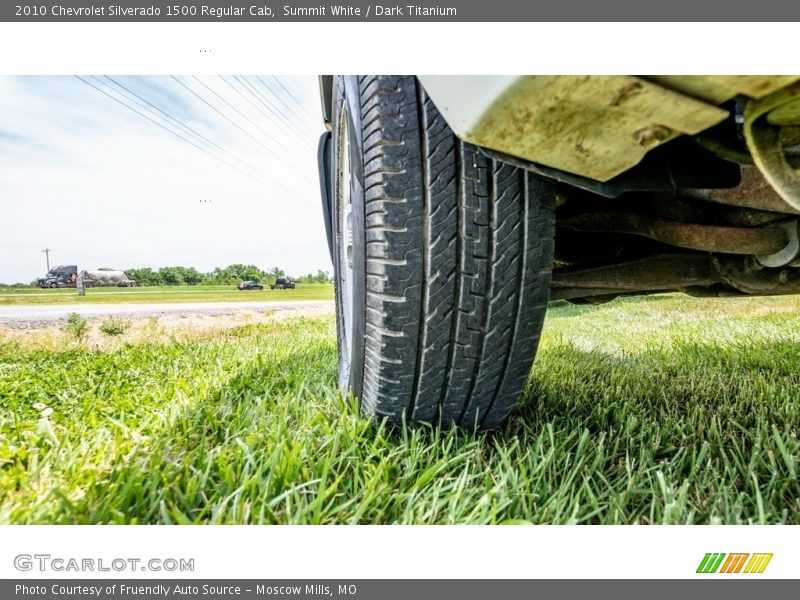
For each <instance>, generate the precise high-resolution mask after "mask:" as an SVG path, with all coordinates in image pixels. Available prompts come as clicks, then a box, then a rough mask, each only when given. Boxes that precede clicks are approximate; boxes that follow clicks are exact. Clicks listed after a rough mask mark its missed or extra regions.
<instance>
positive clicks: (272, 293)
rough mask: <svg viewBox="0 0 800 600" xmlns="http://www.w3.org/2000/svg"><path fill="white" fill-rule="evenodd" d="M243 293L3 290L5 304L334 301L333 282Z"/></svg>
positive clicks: (0, 297)
mask: <svg viewBox="0 0 800 600" xmlns="http://www.w3.org/2000/svg"><path fill="white" fill-rule="evenodd" d="M264 287H265V288H266V289H264V290H247V291H239V290H237V289H236V286H232V285H224V286H222V285H208V286H200V285H198V286H188V285H186V286H163V287H161V286H154V287H140V288H92V289H88V290H86V295H85V296H78V294H77V292H76V291H75V290H74V289H54V290H50V289H46V290H42V289H39V288H0V305H3V304H14V305H20V304H97V303H104V304H105V303H113V304H119V303H137V304H143V303H151V302H232V301H250V302H253V301H257V302H279V301H287V300H331V299H333V285H331V284H329V283H304V284H301V283H298V284H297V287H296V288H295V289H293V290H271V289H269V287H268V286H266V285H265V286H264Z"/></svg>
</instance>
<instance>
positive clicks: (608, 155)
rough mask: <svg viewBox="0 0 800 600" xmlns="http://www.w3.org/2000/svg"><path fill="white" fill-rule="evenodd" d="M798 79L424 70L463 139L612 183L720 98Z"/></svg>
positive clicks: (695, 127) (716, 112)
mask: <svg viewBox="0 0 800 600" xmlns="http://www.w3.org/2000/svg"><path fill="white" fill-rule="evenodd" d="M798 79H800V76H788V75H757V76H756V75H747V76H730V75H724V76H722V75H709V76H705V75H695V76H652V77H636V76H628V75H586V76H579V75H535V76H522V77H516V76H486V77H470V76H444V77H440V76H422V77H420V81H421V82H422V84H423V86H424V87H425V89H426V91H427V93H428V94H429V95H430V96H431V98H432V99H433V101H434V102H435V103H436V105H437V107H438V108H439V110H440V112H441V113H442V114H443V116H444V118H445V119H446V120H447V122H448V124H449V125H450V127H451V128H452V129H453V130H454V131H455V132H456V134H457V135H459V137H461V138H462V139H464V140H465V141H468V142H471V143H474V144H476V145H479V146H482V147H485V148H489V149H491V150H495V151H498V152H502V153H504V154H508V155H511V156H514V157H518V158H521V159H524V160H527V161H530V162H533V163H538V164H542V165H546V166H549V167H553V168H556V169H560V170H563V171H566V172H568V173H574V174H577V175H581V176H584V177H589V178H591V179H594V180H596V181H608V180H609V179H612V178H613V177H615V176H616V175H619V174H620V173H623V172H625V171H627V170H628V169H630V168H632V167H634V166H635V165H637V164H638V163H639V162H640V161H641V160H642V158H643V157H644V156H645V155H646V154H647V152H648V151H650V150H651V149H653V148H656V147H658V146H660V145H662V144H663V143H665V142H668V141H669V140H672V139H674V138H676V137H678V136H680V135H684V134H696V133H699V132H700V131H703V130H705V129H708V128H709V127H712V126H713V125H716V124H717V123H719V122H720V121H722V120H723V119H725V118H726V117H727V116H728V114H729V113H728V111H726V110H723V109H722V108H720V107H719V106H717V105H718V104H720V103H721V102H725V101H726V100H729V99H730V98H733V97H735V96H737V95H739V94H744V95H747V96H749V97H754V98H759V97H762V96H764V95H766V94H769V93H771V92H774V91H775V90H777V89H780V88H781V87H783V86H786V85H788V84H790V83H792V82H793V81H797V80H798Z"/></svg>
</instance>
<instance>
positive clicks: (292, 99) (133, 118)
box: [0, 75, 331, 283]
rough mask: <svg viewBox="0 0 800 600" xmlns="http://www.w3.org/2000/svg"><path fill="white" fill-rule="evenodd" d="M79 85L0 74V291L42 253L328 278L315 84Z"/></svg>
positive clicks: (36, 272) (153, 80)
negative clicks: (234, 266)
mask: <svg viewBox="0 0 800 600" xmlns="http://www.w3.org/2000/svg"><path fill="white" fill-rule="evenodd" d="M81 79H83V81H82V80H81ZM81 79H78V78H76V77H65V76H58V77H0V282H2V283H15V282H30V281H31V280H33V279H35V278H36V277H37V276H41V275H42V274H43V273H44V272H45V270H46V268H45V256H44V254H43V253H42V252H41V250H42V249H43V248H45V247H47V248H52V249H53V251H52V252H51V254H50V264H51V265H55V264H78V265H79V267H81V268H84V267H85V268H97V267H114V268H121V269H125V268H131V267H142V266H150V267H160V266H169V265H184V266H194V267H197V268H198V269H200V270H203V271H206V270H211V269H212V268H213V267H216V266H225V265H228V264H231V263H253V264H256V265H258V266H260V267H262V268H269V267H273V266H280V267H281V268H283V269H285V270H286V271H287V272H289V273H291V274H296V275H300V274H303V273H306V272H313V271H316V270H317V269H326V270H330V269H331V266H330V259H329V258H328V255H327V246H326V243H325V237H324V236H325V234H324V228H323V224H322V217H321V211H320V208H319V206H320V201H319V187H318V183H317V172H316V170H317V161H316V144H317V140H318V138H319V135H320V134H321V133H322V131H323V126H322V117H321V114H320V109H319V100H318V92H317V87H316V86H317V82H316V78H314V77H284V76H282V77H280V78H278V79H275V78H273V77H271V76H268V75H267V76H264V75H261V76H247V77H239V76H225V77H209V76H203V77H192V76H178V77H177V79H174V78H170V77H123V76H119V77H118V76H114V75H111V76H110V78H106V77H104V76H84V75H81ZM87 82H88V83H87ZM89 84H91V85H94V86H95V87H97V88H99V89H100V90H102V92H105V93H106V94H110V95H111V96H112V97H113V98H116V99H117V100H121V101H123V102H125V103H127V104H129V105H132V106H134V107H135V108H136V109H137V110H138V111H139V112H140V113H142V114H136V113H135V112H133V111H132V110H130V109H129V108H126V107H125V106H123V105H122V104H120V103H119V102H118V101H116V100H114V99H112V98H110V97H108V95H106V94H104V93H102V92H101V91H98V89H95V88H93V87H91V86H90V85H89ZM281 84H282V85H281ZM187 88H188V89H187ZM284 88H285V89H284ZM287 90H288V91H287ZM192 92H194V93H192ZM136 96H139V98H140V99H136ZM141 99H144V100H146V101H147V102H149V103H151V104H152V105H153V106H150V105H148V104H146V103H144V102H143V101H142V100H141ZM154 107H157V108H154ZM159 109H160V110H159ZM215 109H216V110H215ZM161 111H163V112H161ZM165 113H166V114H165ZM220 113H221V114H220ZM143 115H144V116H143ZM167 115H169V116H167ZM145 117H149V118H150V119H152V120H153V121H155V122H156V123H159V124H160V126H159V125H157V124H154V123H153V122H151V121H149V120H148V119H147V118H145ZM164 127H166V128H167V129H170V130H172V131H173V132H175V133H178V134H179V135H180V136H181V137H183V138H184V139H183V140H182V139H179V137H177V136H176V135H175V134H174V133H170V131H166V130H165V129H164ZM199 136H202V137H199ZM190 142H191V143H190ZM192 144H194V145H192ZM196 146H200V147H201V148H203V149H204V150H200V149H198V148H197V147H196ZM212 155H213V156H212ZM226 163H227V164H226Z"/></svg>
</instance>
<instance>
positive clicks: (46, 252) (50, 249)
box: [42, 248, 53, 273]
mask: <svg viewBox="0 0 800 600" xmlns="http://www.w3.org/2000/svg"><path fill="white" fill-rule="evenodd" d="M52 251H53V249H52V248H45V249H44V250H42V252H44V256H45V259H46V260H47V272H48V273H49V272H50V252H52Z"/></svg>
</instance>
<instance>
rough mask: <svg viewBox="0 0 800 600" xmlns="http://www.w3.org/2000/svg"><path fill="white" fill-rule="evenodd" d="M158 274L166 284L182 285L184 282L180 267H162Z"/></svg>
mask: <svg viewBox="0 0 800 600" xmlns="http://www.w3.org/2000/svg"><path fill="white" fill-rule="evenodd" d="M158 275H159V276H160V277H161V281H162V282H163V284H164V285H182V284H183V283H184V281H183V274H182V273H181V268H180V267H161V268H160V269H159V270H158Z"/></svg>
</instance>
